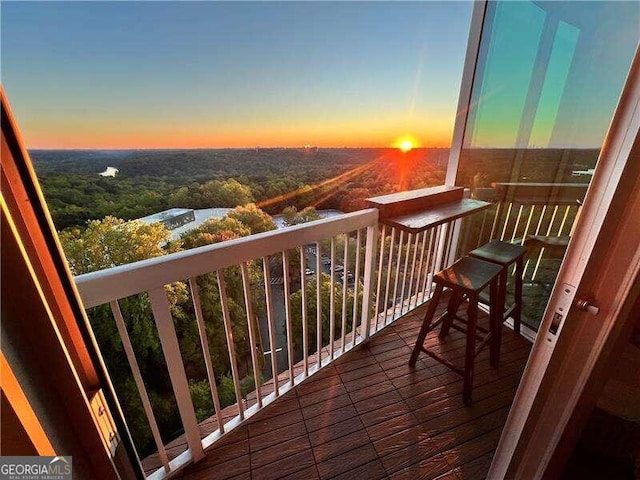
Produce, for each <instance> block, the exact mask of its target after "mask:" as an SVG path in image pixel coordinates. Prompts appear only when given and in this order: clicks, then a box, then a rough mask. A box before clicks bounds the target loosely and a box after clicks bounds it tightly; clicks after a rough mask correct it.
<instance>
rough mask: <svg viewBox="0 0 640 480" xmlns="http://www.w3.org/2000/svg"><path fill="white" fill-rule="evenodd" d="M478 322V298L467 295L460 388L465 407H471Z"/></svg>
mask: <svg viewBox="0 0 640 480" xmlns="http://www.w3.org/2000/svg"><path fill="white" fill-rule="evenodd" d="M477 322H478V297H477V296H475V295H469V307H468V308H467V345H466V352H465V358H464V383H463V386H462V400H463V401H464V404H465V405H466V406H470V405H471V390H472V388H473V364H474V360H475V356H476V324H477Z"/></svg>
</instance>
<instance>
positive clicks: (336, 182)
mask: <svg viewBox="0 0 640 480" xmlns="http://www.w3.org/2000/svg"><path fill="white" fill-rule="evenodd" d="M386 156H387V154H383V155H380V156H378V157H376V158H374V159H373V160H372V161H370V162H368V163H365V164H364V165H360V166H358V167H355V168H352V169H351V170H347V171H346V172H344V173H341V174H340V175H337V176H335V177H333V178H329V179H328V180H323V181H322V182H318V183H315V184H313V185H306V186H305V187H302V188H298V189H296V190H292V191H290V192H287V193H283V194H282V195H277V196H275V197H272V198H268V199H266V200H262V201H261V202H258V203H257V204H256V206H257V207H259V208H264V207H268V206H270V205H273V204H274V203H278V202H282V201H285V200H289V199H291V198H294V197H296V196H298V195H301V194H303V193H308V192H312V191H314V190H317V189H319V188H322V187H326V186H327V185H331V190H330V191H329V192H328V193H327V194H326V195H325V196H324V197H322V199H321V201H324V200H326V199H328V198H330V197H331V196H333V195H334V194H335V191H336V190H337V189H338V188H339V187H340V186H341V185H343V184H344V183H346V182H347V181H349V180H351V179H352V178H353V177H355V176H357V175H358V174H359V173H361V172H363V171H365V170H368V169H370V168H371V166H372V165H373V164H375V163H376V162H379V161H381V160H382V159H384V158H385V157H386ZM319 204H320V201H316V202H315V203H314V205H319Z"/></svg>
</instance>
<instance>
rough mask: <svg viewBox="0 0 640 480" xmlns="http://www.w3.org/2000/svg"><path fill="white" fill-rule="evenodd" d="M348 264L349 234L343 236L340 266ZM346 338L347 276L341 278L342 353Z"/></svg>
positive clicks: (353, 331)
mask: <svg viewBox="0 0 640 480" xmlns="http://www.w3.org/2000/svg"><path fill="white" fill-rule="evenodd" d="M348 264H349V234H348V233H345V234H344V255H343V257H342V265H343V266H344V268H345V269H346V268H347V265H348ZM351 331H352V336H353V335H355V325H352V329H351ZM346 336H347V276H346V275H344V276H343V277H342V340H341V344H340V348H341V349H342V353H344V346H345V341H346Z"/></svg>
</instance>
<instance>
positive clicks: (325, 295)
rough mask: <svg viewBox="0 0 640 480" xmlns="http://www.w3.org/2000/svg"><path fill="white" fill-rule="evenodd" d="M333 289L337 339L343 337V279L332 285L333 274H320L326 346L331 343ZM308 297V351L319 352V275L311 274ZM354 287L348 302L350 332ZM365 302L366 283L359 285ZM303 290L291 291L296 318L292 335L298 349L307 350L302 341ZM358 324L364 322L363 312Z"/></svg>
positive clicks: (293, 321) (347, 322) (307, 283)
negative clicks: (363, 291)
mask: <svg viewBox="0 0 640 480" xmlns="http://www.w3.org/2000/svg"><path fill="white" fill-rule="evenodd" d="M331 290H333V294H334V305H335V315H334V318H333V322H334V334H335V336H334V340H336V339H338V338H341V336H342V290H343V288H342V282H340V281H336V282H334V284H333V285H332V284H331V278H330V277H329V275H327V274H325V273H322V274H320V299H321V300H320V302H321V306H320V314H321V318H322V345H323V346H326V345H328V344H329V336H330V318H329V317H330V313H331ZM305 291H306V296H307V306H306V312H307V326H308V347H309V348H308V351H307V353H308V354H309V355H311V354H313V353H315V352H316V351H317V335H316V334H317V315H316V314H317V298H318V297H317V290H316V277H315V276H313V277H310V278H309V279H308V280H307V282H306V285H305ZM354 299H355V295H354V290H353V288H347V301H346V309H345V312H346V332H347V333H349V332H351V330H352V324H353V308H354ZM361 303H362V285H359V286H358V305H360V304H361ZM302 307H303V305H302V291H301V290H298V291H296V292H295V293H293V294H291V320H292V330H293V331H292V336H293V344H294V348H295V349H296V351H299V352H301V351H303V342H302ZM356 322H357V324H359V322H360V315H358V316H357V319H356Z"/></svg>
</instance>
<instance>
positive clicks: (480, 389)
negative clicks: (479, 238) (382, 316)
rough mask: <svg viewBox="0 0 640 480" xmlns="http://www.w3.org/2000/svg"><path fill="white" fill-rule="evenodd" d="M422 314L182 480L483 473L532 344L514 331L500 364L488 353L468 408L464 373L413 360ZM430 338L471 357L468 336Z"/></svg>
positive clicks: (311, 384) (237, 433)
mask: <svg viewBox="0 0 640 480" xmlns="http://www.w3.org/2000/svg"><path fill="white" fill-rule="evenodd" d="M443 307H444V306H443ZM423 310H424V307H420V308H418V309H415V310H413V311H412V312H410V313H408V314H405V315H404V316H403V317H401V318H399V319H398V320H396V321H395V322H393V323H392V324H390V325H389V326H388V327H387V328H385V329H384V330H383V331H381V332H380V333H378V334H376V335H375V336H374V337H373V338H371V339H370V340H369V342H367V343H366V344H364V345H361V346H357V347H356V348H355V349H353V350H351V351H349V352H347V353H346V354H344V355H343V356H342V357H341V358H340V359H338V360H336V362H334V364H333V365H329V366H327V367H325V368H323V370H322V371H320V372H318V373H317V374H315V375H314V376H312V377H311V378H309V379H308V380H307V381H305V382H304V383H302V384H300V385H298V386H296V387H295V388H294V389H293V390H292V391H289V392H287V393H286V394H284V395H282V397H281V398H280V399H278V400H277V401H275V402H274V403H273V404H272V405H270V406H269V407H267V408H266V409H265V410H264V411H262V412H260V413H258V414H256V415H255V416H254V417H253V418H251V419H250V420H249V421H248V422H247V423H246V424H245V425H242V426H241V427H239V428H237V429H235V430H234V431H232V432H230V433H229V434H228V435H226V436H225V437H224V438H223V439H221V440H220V441H219V442H218V443H216V444H215V445H214V446H213V447H212V448H211V449H210V450H209V451H207V453H206V456H205V458H204V459H203V460H202V461H201V462H199V463H197V464H194V465H192V466H190V467H188V468H187V469H186V470H185V471H184V474H180V475H179V476H178V477H176V478H185V479H194V480H195V479H200V478H211V475H214V474H215V476H216V478H250V476H253V478H264V479H267V478H309V479H310V478H366V479H377V478H407V479H409V478H411V479H413V478H436V477H438V478H484V476H485V475H486V472H487V470H488V468H489V464H490V462H491V456H492V454H493V451H494V450H495V447H496V445H497V442H498V438H499V436H500V432H501V430H502V426H503V424H504V422H505V420H506V416H507V413H508V411H509V407H510V405H511V402H512V400H513V396H514V394H515V389H516V387H517V385H518V382H519V380H520V376H521V373H522V370H523V368H524V365H525V362H526V360H527V357H528V354H529V350H530V347H531V344H530V343H529V342H528V341H526V340H525V339H523V338H522V337H519V336H517V335H515V334H514V333H513V332H512V331H511V330H509V329H507V328H505V332H504V335H505V338H504V340H503V345H502V357H501V363H500V367H499V368H498V369H496V370H492V369H490V367H489V359H488V352H483V353H481V354H480V356H479V358H478V360H477V364H476V378H475V385H474V404H473V406H472V407H470V408H466V407H464V406H463V404H462V383H461V381H460V377H459V376H458V375H456V374H455V373H452V372H451V371H449V370H448V369H447V368H446V367H444V366H443V365H441V364H439V363H437V362H436V361H434V360H432V359H431V358H429V357H422V358H421V359H420V360H419V363H418V366H417V368H416V369H415V370H413V369H410V368H409V367H408V366H407V359H408V357H409V355H410V352H411V348H412V346H413V342H414V341H415V337H416V336H417V332H418V329H419V327H420V325H421V322H422V314H423V313H424V312H423ZM428 342H429V343H431V344H432V345H439V347H437V348H438V349H439V350H440V351H441V352H442V353H443V355H444V356H445V358H447V359H449V360H451V361H454V362H455V361H458V362H459V361H460V359H461V357H462V356H463V355H464V339H463V338H462V334H461V333H459V332H455V333H452V334H451V335H450V336H449V337H448V338H447V340H446V341H444V342H442V343H439V340H438V337H437V335H435V334H434V335H432V336H430V337H429V339H428Z"/></svg>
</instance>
